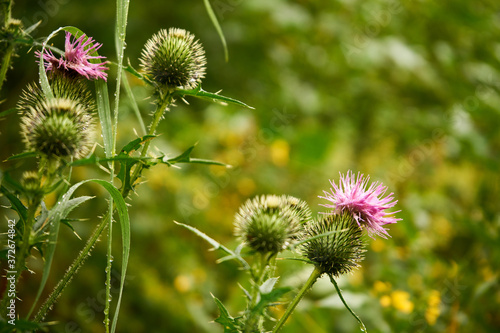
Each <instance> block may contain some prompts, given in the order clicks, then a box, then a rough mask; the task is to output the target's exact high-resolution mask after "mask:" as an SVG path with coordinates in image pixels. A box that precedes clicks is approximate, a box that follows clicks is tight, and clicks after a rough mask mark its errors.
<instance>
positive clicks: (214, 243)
mask: <svg viewBox="0 0 500 333" xmlns="http://www.w3.org/2000/svg"><path fill="white" fill-rule="evenodd" d="M174 223H175V224H177V225H180V226H181V227H184V228H186V229H188V230H190V231H192V232H193V233H195V234H196V235H197V236H198V237H201V238H203V239H204V240H206V241H207V242H208V243H209V244H210V245H212V246H213V250H218V249H223V247H224V246H223V245H221V243H219V242H217V241H216V240H215V239H213V238H211V237H210V236H208V235H207V234H205V233H203V232H201V231H200V230H198V229H196V228H195V227H192V226H190V225H187V224H184V223H180V222H177V221H174ZM228 251H229V253H230V254H233V252H232V251H230V250H228Z"/></svg>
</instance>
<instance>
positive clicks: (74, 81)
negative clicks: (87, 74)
mask: <svg viewBox="0 0 500 333" xmlns="http://www.w3.org/2000/svg"><path fill="white" fill-rule="evenodd" d="M48 76H49V82H50V88H51V90H52V94H54V97H55V98H62V99H70V100H72V101H74V102H76V103H77V104H79V105H80V106H81V107H83V108H84V109H86V110H87V111H88V112H90V113H93V112H95V111H96V105H95V102H94V99H93V98H92V93H91V92H90V90H89V89H88V87H87V83H86V82H85V79H82V78H78V77H76V78H70V77H68V76H65V75H62V74H61V73H59V72H57V71H56V72H50V73H49V75H48ZM44 102H45V95H44V93H43V91H42V89H40V87H39V86H37V85H35V84H28V86H27V87H26V89H24V90H23V92H22V94H21V97H20V99H19V103H17V108H18V110H19V111H20V112H21V114H24V113H27V112H29V110H30V108H35V109H37V108H40V107H41V105H42V104H43V103H44Z"/></svg>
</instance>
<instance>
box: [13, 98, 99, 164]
mask: <svg viewBox="0 0 500 333" xmlns="http://www.w3.org/2000/svg"><path fill="white" fill-rule="evenodd" d="M21 132H22V135H23V138H24V142H25V144H26V148H27V150H28V151H36V152H40V153H42V154H44V155H46V156H47V157H49V158H54V157H74V158H79V157H82V156H84V155H85V154H87V153H88V151H89V149H90V147H91V146H92V139H93V133H94V122H93V119H92V116H91V114H89V113H88V112H87V110H85V109H84V108H83V107H82V106H81V105H80V104H78V103H76V102H74V101H72V100H69V99H65V98H55V99H52V100H49V101H43V102H41V103H40V104H38V105H36V106H35V107H30V108H29V112H26V113H25V114H23V115H22V118H21Z"/></svg>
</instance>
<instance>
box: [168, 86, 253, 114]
mask: <svg viewBox="0 0 500 333" xmlns="http://www.w3.org/2000/svg"><path fill="white" fill-rule="evenodd" d="M174 95H178V96H180V97H183V96H193V97H196V98H201V99H204V100H208V101H210V102H216V103H221V104H223V105H226V104H227V103H230V104H236V105H239V106H243V107H245V108H249V109H253V107H251V106H249V105H247V104H245V103H243V102H241V101H238V100H236V99H234V98H230V97H226V96H222V95H219V94H218V93H211V92H208V91H205V90H203V88H202V87H201V85H199V86H198V87H196V88H194V89H190V90H185V89H176V90H175V92H174Z"/></svg>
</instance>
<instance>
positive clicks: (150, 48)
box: [140, 28, 206, 89]
mask: <svg viewBox="0 0 500 333" xmlns="http://www.w3.org/2000/svg"><path fill="white" fill-rule="evenodd" d="M140 62H141V68H142V70H143V71H144V74H145V76H146V77H147V78H148V79H149V80H151V81H152V82H153V83H154V84H156V85H157V86H158V87H160V88H167V89H175V88H182V89H193V88H196V87H197V86H198V85H199V84H200V82H201V79H203V78H204V77H205V65H206V59H205V51H204V50H203V47H202V46H201V43H200V42H199V41H197V40H195V39H194V35H192V34H191V33H189V32H188V31H186V30H183V29H178V28H170V29H169V30H166V29H162V30H160V31H159V32H158V33H157V34H155V35H153V37H151V39H149V40H148V41H147V42H146V44H145V45H144V48H143V50H142V55H141V58H140Z"/></svg>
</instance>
